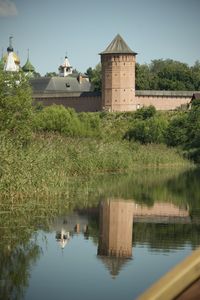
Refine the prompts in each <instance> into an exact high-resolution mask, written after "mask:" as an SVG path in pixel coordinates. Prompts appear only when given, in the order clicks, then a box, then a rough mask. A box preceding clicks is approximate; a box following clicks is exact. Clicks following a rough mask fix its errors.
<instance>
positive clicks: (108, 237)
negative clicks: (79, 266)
mask: <svg viewBox="0 0 200 300" xmlns="http://www.w3.org/2000/svg"><path fill="white" fill-rule="evenodd" d="M132 230H133V202H130V201H123V200H107V201H104V202H101V204H100V235H99V246H98V255H103V256H112V257H123V258H129V257H131V256H132Z"/></svg>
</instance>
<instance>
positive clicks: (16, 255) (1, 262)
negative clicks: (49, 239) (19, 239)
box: [0, 241, 41, 300]
mask: <svg viewBox="0 0 200 300" xmlns="http://www.w3.org/2000/svg"><path fill="white" fill-rule="evenodd" d="M40 252H41V251H40V248H39V247H38V246H37V245H36V243H35V242H33V241H28V242H25V243H23V244H20V245H18V246H16V247H14V248H13V249H12V248H10V246H9V245H8V246H7V247H6V246H4V247H3V249H1V245H0V253H1V255H0V298H1V299H3V300H11V299H15V300H17V299H22V298H23V295H24V291H25V288H26V287H27V286H28V281H29V270H30V267H31V265H32V264H33V263H34V262H35V261H36V260H37V259H38V257H39V255H40Z"/></svg>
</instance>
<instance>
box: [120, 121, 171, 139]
mask: <svg viewBox="0 0 200 300" xmlns="http://www.w3.org/2000/svg"><path fill="white" fill-rule="evenodd" d="M167 125H168V122H167V120H166V119H165V118H162V117H161V116H158V117H153V118H149V119H147V120H138V121H137V122H136V123H135V125H134V127H133V129H131V130H129V131H128V132H127V133H126V134H125V138H126V139H128V140H132V139H133V140H135V141H139V142H140V143H142V144H148V143H156V144H159V143H163V142H164V140H165V131H166V128H167Z"/></svg>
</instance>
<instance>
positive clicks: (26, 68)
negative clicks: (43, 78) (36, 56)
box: [22, 59, 35, 72]
mask: <svg viewBox="0 0 200 300" xmlns="http://www.w3.org/2000/svg"><path fill="white" fill-rule="evenodd" d="M22 70H23V71H24V72H35V68H34V66H33V65H32V64H31V62H30V60H29V59H27V61H26V63H25V65H24V66H23V67H22Z"/></svg>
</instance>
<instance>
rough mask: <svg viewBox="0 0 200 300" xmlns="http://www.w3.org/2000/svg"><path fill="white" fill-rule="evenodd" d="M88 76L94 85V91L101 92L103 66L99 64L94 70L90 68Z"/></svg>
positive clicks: (87, 72)
mask: <svg viewBox="0 0 200 300" xmlns="http://www.w3.org/2000/svg"><path fill="white" fill-rule="evenodd" d="M86 74H87V75H88V77H89V79H90V81H91V83H92V84H93V87H94V91H96V92H97V91H101V64H100V63H99V64H98V65H96V67H95V68H94V69H92V68H91V67H90V68H88V69H87V71H86Z"/></svg>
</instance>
